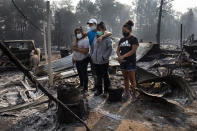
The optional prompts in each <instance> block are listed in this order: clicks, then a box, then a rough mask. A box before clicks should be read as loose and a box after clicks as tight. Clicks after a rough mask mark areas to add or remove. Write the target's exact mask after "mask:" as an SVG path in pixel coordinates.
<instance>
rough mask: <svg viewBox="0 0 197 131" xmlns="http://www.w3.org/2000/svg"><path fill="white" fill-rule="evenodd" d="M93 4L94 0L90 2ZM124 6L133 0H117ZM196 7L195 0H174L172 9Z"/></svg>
mask: <svg viewBox="0 0 197 131" xmlns="http://www.w3.org/2000/svg"><path fill="white" fill-rule="evenodd" d="M50 1H59V0H50ZM79 1H80V0H72V4H73V5H77V3H78V2H79ZM92 1H93V2H94V1H95V0H92ZM117 1H119V2H121V3H124V4H131V2H132V1H133V0H117ZM192 7H197V0H174V2H173V8H174V10H176V11H179V12H182V13H184V12H186V11H187V9H188V8H192Z"/></svg>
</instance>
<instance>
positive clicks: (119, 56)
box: [116, 45, 123, 63]
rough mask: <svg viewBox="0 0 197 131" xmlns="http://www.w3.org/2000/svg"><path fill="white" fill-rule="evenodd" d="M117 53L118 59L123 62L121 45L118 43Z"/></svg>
mask: <svg viewBox="0 0 197 131" xmlns="http://www.w3.org/2000/svg"><path fill="white" fill-rule="evenodd" d="M116 54H117V56H118V58H117V60H118V62H119V63H122V62H123V59H121V55H120V46H119V45H118V47H117V51H116Z"/></svg>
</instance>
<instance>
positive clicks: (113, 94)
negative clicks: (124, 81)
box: [108, 88, 124, 102]
mask: <svg viewBox="0 0 197 131" xmlns="http://www.w3.org/2000/svg"><path fill="white" fill-rule="evenodd" d="M123 91H124V89H123V88H109V90H108V93H109V97H108V100H109V101H110V102H118V101H121V100H122V93H123Z"/></svg>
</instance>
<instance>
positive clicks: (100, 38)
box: [97, 31, 112, 43]
mask: <svg viewBox="0 0 197 131" xmlns="http://www.w3.org/2000/svg"><path fill="white" fill-rule="evenodd" d="M111 35H112V33H111V32H107V31H105V33H104V34H103V35H102V36H100V37H99V38H97V42H98V43H100V42H101V41H102V40H103V38H107V37H109V36H111Z"/></svg>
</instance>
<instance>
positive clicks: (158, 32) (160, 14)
mask: <svg viewBox="0 0 197 131" xmlns="http://www.w3.org/2000/svg"><path fill="white" fill-rule="evenodd" d="M163 3H164V0H161V4H160V7H159V17H158V23H157V35H156V39H157V44H159V45H160V37H161V36H160V35H161V18H162V11H163Z"/></svg>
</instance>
